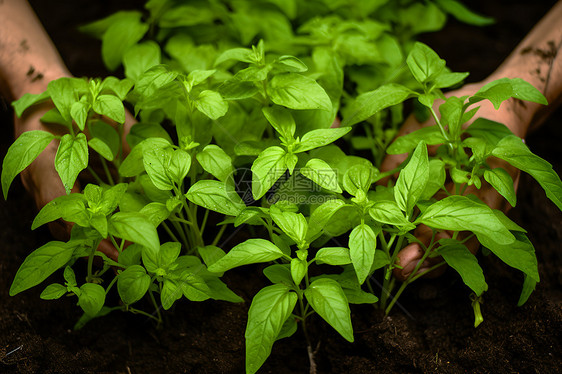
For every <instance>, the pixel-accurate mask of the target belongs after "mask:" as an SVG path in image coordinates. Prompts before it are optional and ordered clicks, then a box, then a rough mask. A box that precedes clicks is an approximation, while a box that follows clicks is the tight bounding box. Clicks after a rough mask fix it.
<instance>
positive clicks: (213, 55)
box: [1, 0, 562, 373]
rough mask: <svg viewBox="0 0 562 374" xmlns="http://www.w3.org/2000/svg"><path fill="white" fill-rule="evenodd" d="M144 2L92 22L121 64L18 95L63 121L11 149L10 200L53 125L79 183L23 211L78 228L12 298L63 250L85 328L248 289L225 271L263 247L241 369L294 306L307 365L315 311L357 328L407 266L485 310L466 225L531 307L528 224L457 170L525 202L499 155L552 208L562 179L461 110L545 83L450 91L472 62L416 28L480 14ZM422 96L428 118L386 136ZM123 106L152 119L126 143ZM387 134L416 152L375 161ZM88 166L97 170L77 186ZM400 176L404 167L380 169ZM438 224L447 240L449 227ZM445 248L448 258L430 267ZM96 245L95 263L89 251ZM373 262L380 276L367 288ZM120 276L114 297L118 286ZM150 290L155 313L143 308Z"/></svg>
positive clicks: (32, 268)
mask: <svg viewBox="0 0 562 374" xmlns="http://www.w3.org/2000/svg"><path fill="white" fill-rule="evenodd" d="M146 9H147V11H148V17H145V18H143V14H142V13H140V12H137V11H127V12H120V13H117V14H115V15H112V16H110V17H108V18H106V19H104V20H101V21H98V22H95V23H93V24H90V25H88V26H85V27H84V30H85V31H87V32H89V33H91V34H94V35H96V36H98V37H100V38H101V39H102V41H103V44H102V55H103V58H104V61H105V63H106V65H107V67H108V68H109V69H111V70H114V69H117V68H118V67H119V66H120V65H121V64H123V66H124V74H125V77H126V78H124V79H118V78H116V77H107V78H105V79H103V80H102V79H97V78H96V79H86V78H61V79H58V80H55V81H52V82H50V83H49V85H48V88H47V90H46V91H45V92H44V93H42V94H38V95H31V94H26V95H24V96H23V97H22V98H21V99H20V100H18V101H16V102H15V103H14V108H15V110H16V114H17V115H20V116H21V115H22V113H23V112H24V111H25V110H27V109H28V108H29V107H31V106H33V105H34V104H36V103H39V102H43V101H46V100H50V101H52V103H53V105H54V107H53V109H51V110H50V111H49V112H47V113H46V114H45V115H44V116H43V118H42V120H43V121H44V122H49V123H56V124H59V125H60V126H62V128H63V129H65V134H64V135H62V136H57V135H53V134H51V133H48V132H44V131H30V132H26V133H24V134H22V135H21V136H20V137H19V138H18V139H17V140H16V141H15V143H14V144H13V145H12V146H11V147H10V149H9V151H8V154H7V155H6V158H5V159H4V164H3V168H2V179H1V181H2V189H3V191H4V197H6V196H7V193H8V189H9V186H10V184H11V182H12V181H13V179H14V178H15V177H16V176H17V174H18V173H20V172H21V171H23V170H24V169H25V168H26V167H27V166H28V165H29V164H30V163H31V162H32V161H33V160H34V159H35V158H36V157H37V156H38V155H39V154H40V153H41V152H42V151H43V150H44V149H45V148H46V146H47V145H48V144H50V143H51V142H52V141H58V142H59V146H58V151H57V155H56V159H55V168H56V170H57V171H58V173H59V175H60V177H61V180H62V182H63V185H64V186H65V188H66V190H67V195H65V196H61V197H58V198H56V199H55V200H53V201H52V202H50V203H49V204H47V205H46V206H45V207H44V208H43V209H42V210H41V211H40V212H39V214H38V215H37V217H36V218H35V220H34V222H33V225H32V228H33V229H34V228H36V227H39V226H41V225H43V224H45V223H48V222H51V221H54V220H57V219H63V220H65V221H68V222H73V223H74V226H73V229H72V233H71V238H70V240H68V241H67V242H61V241H52V242H49V243H47V244H45V245H43V246H42V247H40V248H38V249H36V250H35V251H34V252H32V253H31V254H30V255H29V256H28V257H27V258H26V259H25V261H24V262H23V264H22V265H21V267H20V269H19V271H18V272H17V274H16V276H15V279H14V282H13V284H12V286H11V289H10V295H15V294H17V293H19V292H21V291H24V290H26V289H29V288H31V287H34V286H36V285H38V284H40V283H42V282H43V281H45V280H46V279H47V278H48V277H49V276H50V275H51V274H53V273H54V272H55V271H57V270H59V269H62V268H64V272H63V277H64V284H61V283H52V284H49V285H48V286H47V287H46V288H45V290H44V291H43V293H42V294H41V298H43V299H57V298H60V297H62V296H63V295H68V294H70V295H75V296H76V297H77V299H78V305H79V306H80V307H81V308H82V309H83V311H84V316H83V317H82V319H81V320H80V321H79V322H78V324H77V327H80V326H82V325H83V324H84V323H86V322H87V321H88V320H90V319H92V318H94V317H99V316H102V315H106V314H107V313H109V312H110V311H112V310H117V309H118V310H127V311H131V312H133V313H141V314H144V315H146V316H148V317H149V318H153V319H155V320H156V321H158V323H160V322H162V316H161V314H160V308H161V307H162V308H164V309H169V308H171V307H172V305H173V304H174V303H175V301H177V300H178V299H180V298H181V297H185V298H187V299H188V300H191V301H203V300H207V299H214V300H225V301H230V302H242V301H243V300H242V299H241V298H240V297H239V296H237V295H236V294H235V293H234V292H233V291H231V290H230V289H229V288H228V287H227V285H226V284H225V283H224V282H222V281H221V277H222V275H223V274H224V272H226V271H228V270H230V269H233V268H237V267H240V266H244V265H249V264H256V263H268V264H270V265H269V266H267V267H265V268H264V269H263V273H264V275H265V276H266V277H267V278H268V279H269V281H271V283H272V284H271V285H268V286H265V287H264V288H263V289H261V291H259V292H258V293H257V294H256V295H255V296H254V298H253V300H252V303H251V306H250V309H249V312H248V324H247V328H246V367H247V369H246V370H247V372H249V373H254V372H256V371H257V370H258V369H259V368H260V367H261V365H262V364H263V363H264V362H265V360H266V359H267V357H268V356H269V354H270V352H271V349H272V346H273V344H274V343H275V341H276V340H278V339H282V338H286V337H289V336H291V335H292V334H294V333H295V331H296V330H297V327H298V325H299V324H300V326H301V327H302V329H303V331H304V334H305V336H306V339H307V343H308V349H309V354H310V357H311V363H312V362H313V359H312V356H313V353H312V349H311V347H312V344H313V339H314V337H311V336H309V333H308V329H307V325H308V324H309V323H310V321H311V316H312V315H314V314H317V315H319V316H320V317H321V318H322V319H323V320H324V321H326V322H327V323H328V324H330V325H331V326H332V327H333V328H334V329H335V330H336V331H338V332H339V333H340V334H341V336H342V337H344V338H345V339H346V340H348V341H353V327H352V324H351V310H350V304H365V303H368V304H374V305H375V306H377V307H379V308H381V309H383V310H384V311H385V312H386V313H389V312H390V311H391V309H392V307H393V306H394V304H395V303H396V301H397V299H398V297H399V296H400V295H401V294H402V292H403V291H404V289H405V288H406V287H407V286H408V285H409V284H410V283H412V282H413V281H415V280H416V279H418V278H419V277H421V276H423V275H424V274H426V273H427V272H428V271H432V270H433V269H435V268H437V267H440V266H443V265H445V264H448V265H450V266H451V267H452V268H453V269H455V270H456V271H457V272H458V273H459V274H460V276H461V278H462V280H463V281H464V283H465V284H466V285H467V286H468V287H469V288H470V290H471V291H472V293H473V296H472V305H473V308H474V311H475V318H476V322H475V325H477V324H478V323H480V322H481V320H482V316H481V314H480V300H481V297H482V295H483V293H484V292H485V291H486V290H487V288H488V286H487V284H486V281H485V277H484V274H483V272H482V269H481V267H480V266H479V264H478V260H477V257H476V256H474V255H473V254H472V253H470V251H469V250H468V249H467V247H466V245H465V243H466V241H467V240H469V239H470V238H471V237H473V236H476V237H477V238H478V240H479V241H480V243H481V244H482V245H483V246H484V247H485V248H486V250H485V252H486V254H493V255H495V256H497V257H498V258H500V259H501V260H502V261H504V262H505V263H506V264H508V265H509V266H512V267H514V268H516V269H518V270H521V271H522V273H523V274H524V282H523V291H522V294H521V298H520V300H519V304H523V303H524V302H525V301H526V300H527V298H528V297H529V295H530V294H531V292H532V291H533V290H534V288H535V285H536V283H537V282H538V281H539V275H538V270H537V260H536V257H535V253H534V248H533V246H532V244H531V243H530V242H529V240H528V239H527V237H526V236H525V230H524V229H522V228H521V227H519V226H518V225H517V224H515V223H514V222H512V221H511V220H510V219H509V218H507V217H506V216H505V215H504V214H503V213H502V212H501V211H498V210H493V209H491V208H489V207H488V206H487V205H485V204H484V203H483V202H481V201H480V200H479V199H478V198H477V197H476V196H474V195H472V194H467V193H466V189H467V187H468V186H475V187H476V188H481V186H482V183H489V184H490V185H491V186H493V187H494V188H495V189H496V190H497V191H498V192H499V193H500V194H501V195H502V196H504V197H505V198H506V200H507V201H508V202H509V203H510V204H511V205H515V202H516V197H515V191H514V188H513V180H512V179H511V177H510V175H509V173H508V172H507V171H506V170H505V169H503V168H501V167H495V168H494V167H492V166H491V165H490V163H489V160H490V158H491V157H495V158H499V159H501V160H504V161H506V162H507V163H509V164H511V165H513V166H514V167H516V168H518V169H520V170H522V171H525V172H527V173H529V174H530V175H531V176H533V177H534V178H535V179H537V181H538V182H539V183H540V184H541V186H543V187H544V189H545V191H546V194H547V196H548V197H549V198H550V199H551V200H552V201H553V202H554V203H555V204H556V205H557V206H558V207H559V208H561V209H562V183H561V182H560V178H559V177H558V175H557V174H556V173H555V172H554V171H553V170H552V167H551V166H550V164H548V163H547V162H546V161H544V160H542V159H541V158H539V157H538V156H536V155H534V154H533V153H531V152H530V150H529V149H528V148H527V147H526V145H525V144H524V143H523V142H522V141H521V139H520V138H518V137H516V136H515V135H513V134H512V133H511V131H510V130H509V129H508V128H507V127H506V126H504V125H502V124H499V123H496V122H492V121H489V120H486V119H482V118H477V119H476V120H475V121H474V122H473V123H472V124H471V125H470V126H466V125H465V124H466V123H467V122H469V121H471V119H473V118H476V117H477V110H478V108H472V107H471V105H472V104H474V103H477V102H478V101H481V100H489V101H491V102H492V103H493V105H494V106H495V107H496V108H498V107H499V106H500V105H501V103H502V102H503V101H505V100H507V99H510V98H512V97H513V98H516V99H519V100H528V101H533V102H538V103H542V104H546V100H545V98H544V97H543V96H542V94H540V92H538V91H537V90H536V89H535V88H533V87H532V86H531V85H530V84H528V83H526V82H524V81H523V80H521V79H501V80H498V81H495V82H492V83H490V84H488V85H486V86H484V87H482V88H481V89H480V90H479V91H478V92H476V93H475V94H474V95H472V96H470V97H454V96H451V97H445V96H444V95H443V92H442V90H443V89H447V88H450V87H455V86H458V85H459V84H461V83H462V81H463V80H464V79H465V78H466V76H467V75H468V73H454V72H451V71H450V70H449V69H448V68H447V67H446V66H445V61H444V60H442V59H441V58H440V57H439V56H438V55H437V54H436V53H435V52H434V51H433V50H432V49H431V48H429V47H428V46H427V45H425V44H422V43H414V41H413V37H414V36H415V35H416V34H417V33H419V32H425V31H431V30H437V29H439V28H440V27H441V26H442V25H443V23H444V21H445V18H446V16H445V14H446V13H450V14H452V15H453V16H456V17H457V18H461V19H462V20H464V21H469V22H473V23H478V24H485V23H487V22H489V20H488V19H486V18H483V17H480V16H478V15H476V14H474V13H471V12H470V11H468V10H467V9H466V8H464V7H463V6H462V5H461V4H460V3H458V2H456V1H453V0H435V1H428V2H426V3H424V4H422V3H418V2H410V1H396V2H394V1H393V2H389V1H384V0H383V1H380V0H378V1H351V2H346V1H327V0H326V1H320V0H317V1H306V2H305V1H302V2H300V1H295V0H293V1H274V0H261V1H258V2H254V1H218V0H215V1H205V2H203V1H193V2H189V3H187V4H186V3H185V2H179V1H178V2H176V1H171V0H151V1H149V2H148V3H147V4H146ZM420 19H424V22H420V21H419V20H420ZM147 39H150V40H147ZM251 43H254V44H253V45H252V46H251V48H247V47H246V46H248V45H250V44H251ZM161 45H162V46H163V49H161V47H160V46H161ZM289 51H290V52H289ZM288 52H289V53H288ZM409 99H413V101H414V103H415V104H414V106H415V107H416V111H417V113H418V114H419V115H421V116H424V115H425V116H431V117H432V118H433V120H434V121H435V125H434V126H431V127H426V128H423V129H420V130H418V131H415V132H413V133H410V134H408V135H407V136H403V137H400V138H398V139H396V140H395V141H394V142H392V140H393V138H394V137H395V133H396V128H397V126H398V125H399V124H400V123H401V122H402V118H403V117H402V109H403V108H402V104H403V103H404V102H405V101H406V100H409ZM436 100H442V103H441V104H440V105H439V106H438V111H439V114H437V113H436V105H435V103H436ZM125 105H126V106H127V107H128V108H130V109H131V111H133V112H134V114H135V117H136V118H138V119H139V122H138V123H136V124H135V125H134V126H133V127H132V128H131V131H130V133H129V134H126V141H127V144H128V146H130V148H131V151H130V153H128V154H126V152H125V151H124V147H123V143H122V138H123V137H124V134H123V123H124V122H125ZM471 108H472V109H471ZM340 118H341V121H340ZM333 124H338V125H337V126H333ZM390 143H392V144H390ZM437 145H439V147H438V148H437V151H436V152H435V154H429V153H428V146H437ZM365 150H367V152H365ZM385 152H388V153H390V154H400V153H408V154H409V157H408V159H407V160H406V161H405V162H404V163H403V164H402V165H400V166H399V167H398V168H397V169H396V170H391V171H388V172H385V173H381V172H380V171H379V170H378V169H377V167H376V166H375V165H378V164H379V163H380V161H381V159H382V157H383V155H384V154H385ZM365 154H369V159H367V158H365V157H361V156H360V155H365ZM92 158H95V159H96V160H95V161H97V159H99V163H100V165H101V170H102V172H99V171H96V168H94V167H93V166H92V165H93V164H94V162H93V161H94V160H92ZM373 161H374V162H373ZM83 171H84V172H89V173H90V174H91V175H92V176H93V177H94V178H95V179H96V180H97V183H92V184H88V185H86V186H85V187H84V189H83V190H82V191H81V192H80V193H70V191H71V188H72V187H73V186H74V184H75V181H76V180H77V178H78V175H79V174H80V173H81V172H83ZM395 173H398V175H399V176H398V178H397V179H396V180H395V182H389V183H388V184H387V185H382V184H380V183H377V182H379V181H380V180H381V179H383V178H385V177H387V176H390V175H393V174H395ZM437 193H440V194H441V195H442V196H443V198H442V199H439V200H438V199H436V198H435V195H436V194H437ZM419 225H426V226H428V227H429V228H430V229H431V232H432V238H431V240H430V242H429V244H428V243H423V242H421V241H419V240H418V239H417V238H416V237H415V236H414V235H413V231H414V230H415V229H416V227H418V226H419ZM241 227H245V231H247V232H248V233H249V234H250V238H249V239H247V240H245V241H242V242H239V243H237V244H236V245H235V246H234V247H232V248H230V250H228V251H226V250H225V249H228V248H220V244H221V239H222V238H223V236H224V233H225V232H226V233H235V232H236V231H237V230H239V228H241ZM442 232H447V233H448V234H449V236H450V238H448V239H439V237H440V233H442ZM244 237H248V235H247V234H245V235H244ZM102 240H109V241H111V242H112V243H113V245H114V246H115V248H117V249H118V252H119V256H118V259H117V261H115V260H114V259H110V258H108V257H107V256H105V255H104V254H103V253H101V252H99V251H96V248H97V247H98V245H99V243H100V242H101V241H102ZM129 242H130V243H129ZM412 242H418V243H419V244H420V245H421V246H422V248H423V250H424V255H423V259H422V261H420V263H419V265H418V266H417V267H416V269H415V270H414V271H413V272H412V273H411V275H410V276H409V277H408V278H407V279H406V280H405V281H404V282H403V283H402V284H400V285H397V284H395V280H394V278H393V277H392V271H393V269H394V268H395V267H396V266H397V263H396V261H397V255H398V252H399V251H400V250H401V249H402V248H403V247H404V246H405V245H406V244H407V243H412ZM128 244H130V245H128ZM436 256H441V257H442V258H443V261H441V262H439V263H437V264H436V265H435V266H434V267H433V268H431V269H429V270H428V271H426V272H424V273H421V274H420V273H418V270H419V267H420V266H421V263H422V262H423V260H425V259H426V258H428V257H436ZM82 257H86V258H87V259H88V260H87V271H86V276H85V279H77V277H76V275H75V273H74V271H73V269H72V266H73V265H74V264H75V263H76V261H78V260H79V259H80V258H82ZM95 257H101V258H102V260H103V267H101V268H96V267H95V266H94V258H95ZM317 265H322V266H317ZM254 269H255V267H254ZM373 277H379V279H382V280H383V290H384V292H381V293H377V292H376V291H375V287H373V284H372V283H373V280H374V279H375V278H373ZM115 284H116V287H117V292H118V294H119V296H120V299H121V301H122V303H121V304H120V305H118V306H108V305H105V304H106V303H105V298H106V295H107V294H108V293H109V292H110V290H111V288H112V287H113V286H114V285H115ZM145 297H146V298H147V299H148V300H150V302H152V304H153V306H154V308H155V313H152V314H151V313H148V312H146V311H143V310H141V309H139V308H138V307H137V305H138V304H137V302H139V301H140V300H141V299H143V298H145ZM139 304H140V303H139Z"/></svg>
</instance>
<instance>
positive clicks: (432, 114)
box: [429, 107, 455, 151]
mask: <svg viewBox="0 0 562 374" xmlns="http://www.w3.org/2000/svg"><path fill="white" fill-rule="evenodd" d="M429 111H430V112H431V116H432V117H433V119H434V120H435V123H436V124H437V126H439V130H441V135H443V138H444V139H445V141H446V142H447V143H448V144H449V147H450V148H451V150H452V151H454V150H455V147H454V146H453V144H451V142H450V141H449V136H448V135H447V133H446V132H445V128H444V127H443V124H442V123H441V121H440V120H439V117H437V113H435V110H433V108H432V107H431V108H429Z"/></svg>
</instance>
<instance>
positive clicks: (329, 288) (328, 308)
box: [304, 278, 353, 343]
mask: <svg viewBox="0 0 562 374" xmlns="http://www.w3.org/2000/svg"><path fill="white" fill-rule="evenodd" d="M304 294H305V296H306V299H307V300H308V302H309V303H310V306H312V309H314V310H315V311H316V313H318V314H319V315H320V317H322V318H323V319H324V320H325V321H326V322H328V323H329V324H330V326H332V327H333V328H334V329H335V330H336V331H337V332H339V333H340V334H341V336H343V337H344V338H345V339H346V340H347V341H349V342H351V343H353V326H352V325H351V311H350V309H349V303H348V301H347V297H346V296H345V293H344V292H343V290H342V288H341V286H340V285H339V283H338V282H336V281H335V280H333V279H328V278H321V279H317V280H315V281H313V282H312V283H311V284H310V286H308V288H307V289H306V290H305V291H304Z"/></svg>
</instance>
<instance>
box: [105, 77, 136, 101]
mask: <svg viewBox="0 0 562 374" xmlns="http://www.w3.org/2000/svg"><path fill="white" fill-rule="evenodd" d="M133 85H134V82H133V81H132V80H131V79H128V78H125V79H118V78H116V77H111V76H109V77H107V78H105V79H104V80H103V82H101V87H100V90H101V91H110V92H112V93H114V94H115V95H117V97H118V98H119V100H121V101H123V100H125V97H126V96H127V94H128V93H129V91H131V88H133Z"/></svg>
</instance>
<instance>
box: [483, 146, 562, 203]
mask: <svg viewBox="0 0 562 374" xmlns="http://www.w3.org/2000/svg"><path fill="white" fill-rule="evenodd" d="M492 154H493V155H494V156H496V157H497V158H501V159H502V160H505V161H507V162H509V163H510V164H511V165H513V166H515V167H516V168H518V169H519V170H522V171H524V172H526V173H528V174H530V175H531V176H532V177H533V178H535V179H536V180H537V182H539V184H540V185H541V187H542V188H543V189H544V191H545V192H546V196H547V197H548V198H549V199H550V200H551V201H552V202H553V203H554V204H556V206H557V207H558V209H560V210H562V182H561V181H560V177H559V176H558V174H556V172H555V171H554V170H553V169H552V165H550V164H549V163H548V162H547V161H545V160H543V159H542V158H540V157H539V156H537V155H535V154H533V153H532V152H531V151H530V150H529V148H527V146H526V145H525V144H524V143H523V142H522V141H521V138H518V137H517V136H515V135H511V136H507V137H505V138H503V139H502V140H500V141H499V142H498V144H497V147H496V148H495V149H494V150H493V151H492Z"/></svg>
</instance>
